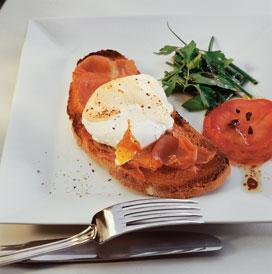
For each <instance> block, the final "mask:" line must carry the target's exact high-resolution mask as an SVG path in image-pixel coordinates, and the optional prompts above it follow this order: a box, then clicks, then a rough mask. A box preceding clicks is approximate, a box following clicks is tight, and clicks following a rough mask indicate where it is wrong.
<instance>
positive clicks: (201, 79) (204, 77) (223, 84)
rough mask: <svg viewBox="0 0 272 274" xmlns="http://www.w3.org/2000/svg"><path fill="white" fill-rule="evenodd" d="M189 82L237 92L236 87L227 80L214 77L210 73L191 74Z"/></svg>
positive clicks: (221, 77)
mask: <svg viewBox="0 0 272 274" xmlns="http://www.w3.org/2000/svg"><path fill="white" fill-rule="evenodd" d="M190 80H191V81H192V82H193V83H197V84H204V85H209V86H217V87H220V88H224V89H230V90H233V91H239V90H238V88H237V87H235V86H234V85H233V83H231V82H230V81H229V80H227V79H226V78H224V77H223V76H218V75H214V74H211V73H203V72H202V73H192V74H191V75H190Z"/></svg>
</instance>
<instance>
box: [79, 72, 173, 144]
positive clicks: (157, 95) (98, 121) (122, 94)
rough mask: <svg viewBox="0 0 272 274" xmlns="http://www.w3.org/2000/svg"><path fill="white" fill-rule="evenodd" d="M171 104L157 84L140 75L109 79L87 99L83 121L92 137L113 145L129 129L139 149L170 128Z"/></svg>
mask: <svg viewBox="0 0 272 274" xmlns="http://www.w3.org/2000/svg"><path fill="white" fill-rule="evenodd" d="M172 112H173V107H172V105H171V104H170V103H169V102H168V100H167V98H166V96H165V93H164V90H163V88H162V86H161V85H160V83H159V82H158V81H157V80H156V79H154V78H153V77H152V76H150V75H146V74H139V75H132V76H127V77H122V78H118V79H115V80H112V81H110V82H108V83H106V84H104V85H102V86H100V87H99V88H98V89H96V91H95V92H94V93H93V94H92V96H91V97H90V98H89V100H88V102H87V104H86V106H85V108H84V111H83V114H82V123H83V125H84V126H85V128H86V129H87V131H88V132H89V133H90V134H91V135H92V138H93V139H94V140H95V141H97V142H99V143H103V144H107V145H109V146H111V147H113V148H116V146H117V144H118V143H119V142H120V141H121V140H122V138H123V136H124V133H125V132H126V130H127V129H128V123H130V129H131V132H132V134H133V136H134V138H135V139H136V140H137V141H138V143H139V144H140V147H141V148H144V147H146V146H148V145H149V144H151V143H153V142H155V141H156V140H158V139H159V138H160V136H161V135H162V134H163V133H165V132H166V131H167V130H170V129H171V128H172V127H173V124H174V120H173V118H172V117H171V113H172Z"/></svg>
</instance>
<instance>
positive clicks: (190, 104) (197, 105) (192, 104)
mask: <svg viewBox="0 0 272 274" xmlns="http://www.w3.org/2000/svg"><path fill="white" fill-rule="evenodd" d="M182 106H183V107H184V108H186V109H187V110H189V111H198V110H204V109H206V107H205V106H204V105H203V103H202V100H201V98H200V95H196V96H194V97H192V98H190V99H188V100H187V101H186V102H185V103H183V104H182Z"/></svg>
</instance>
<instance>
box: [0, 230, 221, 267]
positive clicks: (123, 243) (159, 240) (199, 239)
mask: <svg viewBox="0 0 272 274" xmlns="http://www.w3.org/2000/svg"><path fill="white" fill-rule="evenodd" d="M50 241H52V240H42V241H33V242H29V243H26V244H22V245H14V246H6V247H4V246H2V247H1V249H0V252H1V253H3V252H5V253H8V252H9V251H12V250H16V249H17V250H18V249H20V248H26V247H32V246H35V245H37V244H43V243H48V242H50ZM220 249H222V244H221V241H220V240H219V239H218V238H216V237H215V236H212V235H209V234H203V233H197V232H188V231H180V230H159V231H158V230H156V231H138V232H135V233H130V234H127V235H123V236H122V237H119V238H115V239H113V240H111V241H109V242H106V243H105V244H102V245H99V244H97V243H96V242H89V243H86V244H84V245H81V246H77V247H72V248H69V249H65V250H59V251H55V252H51V253H48V254H45V255H42V256H38V257H33V258H32V259H30V260H28V261H24V262H23V263H64V262H69V263H72V262H106V261H122V260H133V259H134V260H135V259H144V258H150V257H152V258H157V257H165V256H167V257H169V256H178V255H181V254H189V253H200V252H211V251H218V250H220Z"/></svg>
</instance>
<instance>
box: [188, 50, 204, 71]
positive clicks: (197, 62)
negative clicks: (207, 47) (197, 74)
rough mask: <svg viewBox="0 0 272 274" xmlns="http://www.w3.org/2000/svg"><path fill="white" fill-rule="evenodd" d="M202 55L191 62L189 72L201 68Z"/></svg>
mask: <svg viewBox="0 0 272 274" xmlns="http://www.w3.org/2000/svg"><path fill="white" fill-rule="evenodd" d="M201 58H202V54H201V53H199V54H198V55H197V56H196V57H195V58H194V59H193V60H191V61H190V62H189V63H188V64H187V67H188V69H189V70H192V69H195V68H199V65H200V62H201Z"/></svg>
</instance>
